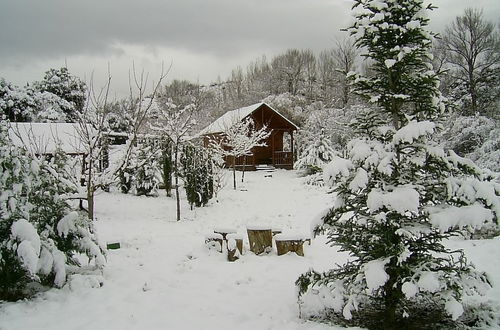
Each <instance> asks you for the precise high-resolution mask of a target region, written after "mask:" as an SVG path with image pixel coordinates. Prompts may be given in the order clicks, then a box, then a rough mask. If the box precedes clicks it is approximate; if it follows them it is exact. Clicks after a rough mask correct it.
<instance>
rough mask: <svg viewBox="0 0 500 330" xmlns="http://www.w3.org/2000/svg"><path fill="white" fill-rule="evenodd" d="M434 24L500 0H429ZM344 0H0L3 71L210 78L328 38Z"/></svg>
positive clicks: (22, 79) (496, 8) (343, 12)
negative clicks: (162, 71)
mask: <svg viewBox="0 0 500 330" xmlns="http://www.w3.org/2000/svg"><path fill="white" fill-rule="evenodd" d="M433 3H434V4H435V5H437V6H439V8H438V9H436V10H435V11H434V12H433V13H432V14H431V16H430V17H431V29H433V30H434V31H436V32H439V31H440V30H442V29H443V27H444V26H445V25H447V24H449V23H450V22H451V20H452V19H453V18H454V17H455V16H457V15H460V14H462V13H463V10H464V9H465V8H467V7H470V6H474V7H478V8H483V10H484V15H485V17H486V19H488V20H490V21H492V22H494V23H496V24H498V23H500V1H499V0H474V1H472V0H434V1H433ZM351 5H352V1H350V0H0V77H4V78H5V79H6V80H7V81H11V82H13V83H14V84H17V85H24V84H25V83H26V82H31V81H35V80H40V79H41V78H42V77H43V73H44V72H45V71H47V70H48V69H49V68H60V67H62V66H64V65H66V64H67V66H68V68H69V70H70V72H71V73H72V74H74V75H77V76H79V77H81V78H82V79H85V80H88V79H89V77H90V76H91V74H92V72H94V77H95V78H94V79H95V82H96V83H95V84H96V85H98V84H102V83H103V82H104V81H105V78H106V77H107V66H108V63H109V66H110V69H111V75H112V89H113V90H114V91H115V93H116V95H117V96H123V95H126V91H127V90H128V78H127V77H128V72H129V69H130V68H131V67H132V63H135V66H136V68H139V69H144V70H145V71H146V72H149V74H150V76H151V77H152V78H157V77H158V71H159V70H160V68H161V63H162V61H163V62H164V63H165V65H166V66H169V65H170V63H172V68H171V71H170V73H169V75H168V78H169V80H172V79H174V78H177V79H187V80H191V81H199V82H200V83H210V82H213V81H216V80H217V78H218V77H219V76H220V77H221V78H222V79H224V78H226V77H227V76H228V75H229V73H230V72H231V70H232V69H233V68H235V67H236V66H238V65H241V66H242V67H243V68H245V67H246V66H247V64H248V63H249V62H250V61H252V60H254V59H256V58H258V57H260V56H262V55H266V56H267V58H268V59H269V58H271V57H272V56H274V55H276V54H279V53H281V52H284V51H285V50H286V49H289V48H310V49H312V50H314V51H315V52H319V51H321V50H323V49H327V48H330V47H332V46H333V45H334V43H335V39H336V38H339V37H341V36H342V32H340V29H341V28H344V27H346V26H348V25H349V22H350V21H351V19H352V17H351V13H350V7H351Z"/></svg>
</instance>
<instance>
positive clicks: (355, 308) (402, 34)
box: [297, 0, 500, 329]
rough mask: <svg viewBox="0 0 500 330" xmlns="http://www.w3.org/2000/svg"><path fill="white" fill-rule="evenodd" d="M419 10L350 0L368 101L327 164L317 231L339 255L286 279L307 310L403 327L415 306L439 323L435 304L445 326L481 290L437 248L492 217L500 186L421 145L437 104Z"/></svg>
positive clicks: (458, 262) (359, 81)
mask: <svg viewBox="0 0 500 330" xmlns="http://www.w3.org/2000/svg"><path fill="white" fill-rule="evenodd" d="M429 9H431V6H428V7H427V8H424V7H423V1H422V0H401V1H393V0H355V5H354V10H355V11H356V13H355V16H356V21H355V23H354V24H353V26H352V27H351V28H350V29H349V30H348V31H349V32H350V33H351V34H352V35H354V36H355V38H356V40H357V45H358V46H359V47H364V48H365V49H366V50H367V54H365V56H367V57H369V58H371V59H372V60H373V61H374V65H373V70H375V72H376V74H375V75H374V76H373V77H371V78H366V77H356V80H355V86H354V87H355V89H356V91H357V92H358V93H359V94H361V95H363V96H365V97H366V98H367V99H368V100H369V101H370V102H371V103H372V104H373V111H372V113H371V115H370V116H367V115H366V114H364V119H361V120H360V122H364V123H370V122H371V123H372V124H371V125H366V127H362V131H364V133H363V134H362V135H360V136H359V137H358V138H356V139H353V140H352V141H350V142H349V143H348V146H347V148H348V159H337V160H335V161H334V162H333V163H331V164H330V166H329V168H328V170H327V173H326V175H327V178H330V179H331V181H332V182H335V183H336V184H337V187H336V193H337V196H336V201H335V204H334V206H333V208H332V209H331V210H330V211H329V212H328V213H327V214H326V215H325V216H324V217H323V219H322V220H323V223H322V224H321V225H320V227H319V228H318V229H322V230H327V232H328V237H329V242H330V243H331V244H333V245H338V246H340V248H341V251H346V252H348V253H349V254H350V256H351V258H350V260H349V261H348V262H347V263H346V264H344V265H343V266H338V267H337V268H335V269H332V270H329V271H326V272H324V273H318V272H315V271H313V270H311V271H309V272H308V273H305V274H303V275H302V276H301V277H300V278H299V279H298V280H297V285H298V286H299V291H300V294H299V295H300V299H301V302H302V303H304V305H303V312H304V314H306V315H313V314H314V313H317V312H318V311H313V310H308V306H310V305H308V304H307V302H309V301H310V300H311V299H314V298H316V299H320V300H321V299H322V298H324V299H323V302H324V303H325V304H324V305H323V306H324V307H326V308H327V309H329V310H330V311H333V314H330V315H335V314H338V315H342V316H343V317H344V318H345V319H348V320H350V319H352V318H353V317H354V318H355V322H357V324H360V325H364V326H367V325H370V326H372V327H379V328H388V329H389V328H398V327H404V326H405V325H407V324H409V322H414V321H415V320H418V318H419V317H420V318H425V316H422V315H426V314H425V313H423V314H422V313H420V312H421V311H422V309H424V310H425V309H426V311H427V312H432V313H433V314H432V315H434V316H432V317H429V319H430V320H429V319H428V320H424V321H429V322H436V323H437V322H441V321H443V320H442V319H440V318H436V317H435V316H436V315H443V314H441V313H440V312H441V311H443V312H445V313H447V314H449V316H450V318H449V319H447V320H444V321H445V322H453V321H454V320H456V319H457V318H458V317H459V316H460V315H461V314H462V313H463V311H464V307H463V305H462V299H463V297H464V296H467V295H472V294H475V293H479V294H483V293H484V292H485V290H486V289H487V288H488V285H489V283H488V278H487V275H486V274H484V273H481V272H478V271H476V270H475V269H474V266H473V265H471V264H470V263H468V262H467V260H466V258H465V256H464V254H463V252H462V251H451V250H449V249H448V248H446V247H445V245H444V244H443V240H445V239H447V238H449V237H452V236H455V235H459V234H460V233H461V230H462V229H463V228H470V227H472V228H479V227H481V226H483V225H484V224H486V223H492V222H497V221H498V220H497V219H498V215H499V214H500V198H499V195H500V186H499V185H498V184H495V183H493V182H490V181H487V180H488V179H491V178H488V177H487V175H486V174H485V173H484V172H483V171H482V170H480V169H479V168H477V167H476V166H475V165H474V164H473V163H472V162H471V161H469V160H467V159H464V158H461V157H459V156H457V155H456V154H455V153H453V152H449V153H447V152H445V151H444V150H443V149H441V148H440V147H438V146H437V145H436V144H434V143H433V141H432V137H433V135H434V134H435V132H436V129H437V127H436V124H435V122H434V120H435V119H437V118H438V117H439V115H440V113H441V111H442V106H441V102H440V101H441V97H440V94H439V92H438V81H437V78H436V75H435V73H434V72H433V71H432V70H431V67H430V64H429V63H428V57H429V55H428V54H429V47H430V44H431V40H432V37H433V34H432V33H431V32H428V31H427V30H425V26H426V25H427V23H428V19H427V18H426V17H427V16H426V12H427V10H429ZM367 118H371V119H370V120H366V119H367ZM380 121H382V122H385V124H384V125H379V124H378V123H379V122H380ZM435 311H437V313H434V312H435ZM370 316H371V317H370ZM432 318H434V319H432ZM441 318H443V316H441ZM419 321H422V320H419Z"/></svg>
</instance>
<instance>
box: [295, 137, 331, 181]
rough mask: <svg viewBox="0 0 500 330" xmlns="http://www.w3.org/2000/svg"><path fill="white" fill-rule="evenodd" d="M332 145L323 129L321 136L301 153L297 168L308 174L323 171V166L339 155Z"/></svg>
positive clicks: (296, 164)
mask: <svg viewBox="0 0 500 330" xmlns="http://www.w3.org/2000/svg"><path fill="white" fill-rule="evenodd" d="M330 145H331V142H330V140H329V139H328V137H327V136H326V134H325V130H324V129H321V130H320V133H319V136H316V138H315V139H314V141H312V143H311V144H309V145H308V146H307V147H306V148H305V149H304V150H303V151H302V152H301V154H300V156H299V159H298V160H297V162H296V163H295V168H296V169H299V170H306V173H308V174H314V173H316V172H320V171H322V168H323V166H324V165H325V164H327V163H329V162H331V161H332V160H333V158H334V157H335V156H336V155H337V152H335V150H333V148H332V147H331V146H330Z"/></svg>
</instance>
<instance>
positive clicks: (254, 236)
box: [247, 226, 273, 255]
mask: <svg viewBox="0 0 500 330" xmlns="http://www.w3.org/2000/svg"><path fill="white" fill-rule="evenodd" d="M247 233H248V242H249V243H250V251H252V252H253V253H255V254H257V255H259V254H262V253H269V252H271V250H272V248H273V232H272V230H271V228H266V227H259V226H254V227H247Z"/></svg>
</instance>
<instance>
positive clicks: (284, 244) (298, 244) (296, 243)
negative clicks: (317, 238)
mask: <svg viewBox="0 0 500 330" xmlns="http://www.w3.org/2000/svg"><path fill="white" fill-rule="evenodd" d="M274 240H275V241H276V249H277V250H278V255H279V256H281V255H283V254H287V253H288V252H295V253H296V254H297V255H299V256H301V257H303V256H304V242H305V241H306V240H304V238H303V237H300V236H298V235H285V234H278V235H276V236H275V237H274Z"/></svg>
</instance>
